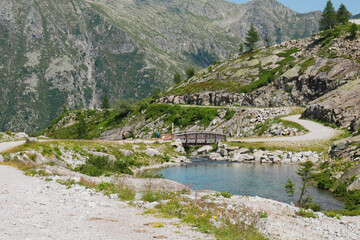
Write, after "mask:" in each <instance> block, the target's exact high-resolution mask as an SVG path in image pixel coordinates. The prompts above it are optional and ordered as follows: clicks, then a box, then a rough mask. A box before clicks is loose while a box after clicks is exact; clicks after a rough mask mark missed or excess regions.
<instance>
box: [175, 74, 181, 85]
mask: <svg viewBox="0 0 360 240" xmlns="http://www.w3.org/2000/svg"><path fill="white" fill-rule="evenodd" d="M180 82H181V76H180V73H178V72H177V73H175V74H174V83H175V84H178V83H180Z"/></svg>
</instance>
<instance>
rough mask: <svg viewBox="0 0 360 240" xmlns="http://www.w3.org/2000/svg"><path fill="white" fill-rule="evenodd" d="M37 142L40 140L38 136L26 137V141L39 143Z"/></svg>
mask: <svg viewBox="0 0 360 240" xmlns="http://www.w3.org/2000/svg"><path fill="white" fill-rule="evenodd" d="M37 142H39V140H38V139H37V138H33V137H28V138H27V139H26V143H37Z"/></svg>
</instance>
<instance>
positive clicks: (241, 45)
mask: <svg viewBox="0 0 360 240" xmlns="http://www.w3.org/2000/svg"><path fill="white" fill-rule="evenodd" d="M243 52H244V44H243V43H240V44H239V53H240V54H242V53H243Z"/></svg>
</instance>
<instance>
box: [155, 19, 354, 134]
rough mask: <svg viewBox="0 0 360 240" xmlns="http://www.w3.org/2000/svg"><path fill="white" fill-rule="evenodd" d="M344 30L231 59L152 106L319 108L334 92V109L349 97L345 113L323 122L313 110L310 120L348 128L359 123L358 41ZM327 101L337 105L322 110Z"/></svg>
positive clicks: (212, 67) (209, 69) (203, 73)
mask: <svg viewBox="0 0 360 240" xmlns="http://www.w3.org/2000/svg"><path fill="white" fill-rule="evenodd" d="M348 27H349V25H347V26H341V27H338V28H337V29H334V30H329V31H325V32H321V33H318V34H316V35H314V36H313V37H311V38H307V39H300V40H291V41H288V42H283V43H281V44H278V45H275V46H273V47H267V48H262V49H259V50H257V51H255V52H253V53H247V54H244V55H239V56H234V57H232V58H230V59H228V60H226V61H223V62H220V63H218V64H217V65H213V66H211V67H209V68H207V69H204V70H202V71H200V72H198V73H197V74H196V76H194V77H192V78H191V79H189V80H186V81H184V82H182V83H181V84H179V85H177V86H175V87H174V88H173V89H171V90H169V91H168V92H166V93H165V94H164V95H165V96H163V97H161V98H160V99H158V102H159V103H167V104H169V103H171V104H194V105H239V106H257V107H275V106H294V105H302V106H306V105H307V104H309V103H312V104H313V103H319V102H323V101H324V99H323V98H322V96H324V95H325V94H328V93H329V94H330V95H329V96H333V95H334V94H335V93H334V94H332V95H331V93H330V92H332V91H337V94H335V95H338V96H339V97H340V98H341V99H340V100H339V101H337V103H340V102H341V101H343V100H344V99H343V98H345V96H346V94H347V93H348V94H350V95H349V97H347V98H348V100H346V101H349V102H348V104H350V105H349V106H345V107H343V109H345V110H348V113H347V114H343V113H342V114H341V116H340V117H337V118H336V119H335V118H334V117H327V116H328V114H323V111H321V113H319V112H317V111H318V110H319V108H316V109H315V108H314V111H312V112H313V114H312V116H314V114H315V113H316V112H317V113H316V115H317V116H320V115H321V116H322V117H321V120H324V119H325V118H326V119H327V121H331V122H336V124H338V125H339V126H342V125H344V126H345V125H346V126H350V125H351V124H352V123H350V125H349V122H354V124H355V122H357V121H358V120H357V119H358V118H359V111H358V109H357V106H358V103H357V101H358V97H357V94H356V89H357V87H358V86H359V82H358V80H357V79H358V78H359V75H360V62H359V61H358V59H359V57H360V51H359V49H360V38H359V35H358V36H357V37H356V38H354V39H351V38H349V35H348V32H347V31H348V30H346V29H347V28H348ZM343 85H345V86H344V87H343V88H339V87H341V86H343ZM346 86H347V87H346ZM336 89H338V90H336ZM344 93H345V94H344ZM354 94H355V95H354ZM312 101H314V102H312ZM329 101H330V102H331V101H332V102H333V105H334V106H335V105H337V103H336V101H335V102H334V101H333V97H328V101H325V102H324V103H323V105H325V104H327V106H329ZM344 101H345V100H344ZM342 104H345V103H344V102H341V104H340V105H342ZM340 105H338V107H339V106H340ZM345 105H346V104H345ZM334 106H333V107H334ZM309 111H310V110H308V111H307V112H306V113H305V115H306V116H311V114H308V113H309ZM330 111H332V110H331V108H330ZM341 112H343V111H341ZM350 112H351V113H350ZM305 115H304V116H305ZM338 119H343V120H340V121H338ZM357 126H358V124H357V123H356V124H355V125H354V126H352V127H351V128H352V129H354V130H357V129H358V127H357Z"/></svg>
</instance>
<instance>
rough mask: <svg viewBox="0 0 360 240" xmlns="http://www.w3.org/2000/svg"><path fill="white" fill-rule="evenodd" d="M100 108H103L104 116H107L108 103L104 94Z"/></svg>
mask: <svg viewBox="0 0 360 240" xmlns="http://www.w3.org/2000/svg"><path fill="white" fill-rule="evenodd" d="M101 108H102V109H103V110H104V117H107V116H109V108H110V103H109V99H108V97H107V95H106V94H105V96H104V98H103V100H102V102H101Z"/></svg>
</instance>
